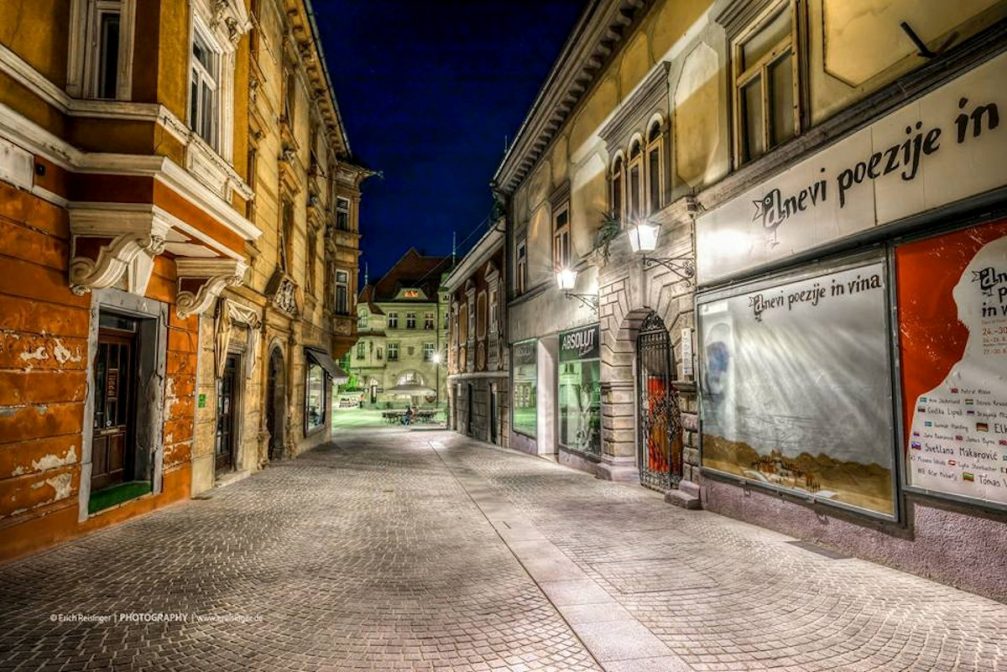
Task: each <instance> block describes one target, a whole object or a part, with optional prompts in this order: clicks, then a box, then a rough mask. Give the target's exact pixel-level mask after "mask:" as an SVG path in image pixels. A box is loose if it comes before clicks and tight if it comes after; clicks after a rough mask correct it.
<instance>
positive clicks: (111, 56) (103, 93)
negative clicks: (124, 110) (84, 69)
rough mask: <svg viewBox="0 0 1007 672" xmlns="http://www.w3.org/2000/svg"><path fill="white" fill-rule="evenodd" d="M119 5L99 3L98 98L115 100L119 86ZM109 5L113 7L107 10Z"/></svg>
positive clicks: (97, 22)
mask: <svg viewBox="0 0 1007 672" xmlns="http://www.w3.org/2000/svg"><path fill="white" fill-rule="evenodd" d="M118 4H119V3H117V2H116V3H98V16H97V17H96V24H97V25H96V28H97V35H96V38H97V39H96V40H95V49H96V50H97V53H96V54H95V55H94V59H95V65H96V66H97V67H96V68H95V71H94V76H95V80H96V81H95V82H94V89H93V90H94V93H95V97H96V98H115V97H116V94H117V93H118V84H119V7H118ZM108 5H112V7H109V8H108V9H106V8H105V7H107V6H108Z"/></svg>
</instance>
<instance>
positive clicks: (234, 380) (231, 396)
mask: <svg viewBox="0 0 1007 672" xmlns="http://www.w3.org/2000/svg"><path fill="white" fill-rule="evenodd" d="M237 401H238V355H228V356H227V360H225V362H224V375H223V376H222V377H221V378H220V380H218V381H217V437H216V443H215V445H214V451H215V457H216V463H215V466H216V470H217V474H223V473H227V472H228V471H234V467H235V453H236V452H237V450H236V449H237V446H236V445H235V443H236V440H237V432H236V431H235V429H236V427H237V413H236V412H235V406H236V404H237Z"/></svg>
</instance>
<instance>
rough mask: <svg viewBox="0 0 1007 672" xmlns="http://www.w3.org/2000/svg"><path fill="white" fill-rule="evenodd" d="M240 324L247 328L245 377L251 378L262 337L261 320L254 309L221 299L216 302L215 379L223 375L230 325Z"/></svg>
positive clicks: (229, 339) (229, 337) (228, 344)
mask: <svg viewBox="0 0 1007 672" xmlns="http://www.w3.org/2000/svg"><path fill="white" fill-rule="evenodd" d="M234 323H238V324H242V325H244V326H245V327H247V328H248V340H247V342H246V343H245V357H244V364H245V377H246V378H248V377H251V375H252V373H253V372H254V371H255V364H256V362H257V361H258V359H259V357H258V355H259V341H260V339H261V337H262V320H261V319H260V318H259V312H258V311H257V310H255V309H254V308H251V307H249V306H245V305H242V304H240V303H238V302H236V301H232V300H229V299H225V298H221V299H220V300H219V301H218V302H217V317H216V320H215V323H214V347H215V351H214V365H215V372H216V375H217V378H220V377H221V376H223V375H224V366H225V365H226V363H227V353H228V351H229V347H230V342H231V325H232V324H234Z"/></svg>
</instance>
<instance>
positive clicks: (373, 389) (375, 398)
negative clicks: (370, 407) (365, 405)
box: [371, 383, 378, 404]
mask: <svg viewBox="0 0 1007 672" xmlns="http://www.w3.org/2000/svg"><path fill="white" fill-rule="evenodd" d="M371 403H372V404H376V403H378V386H377V384H375V383H371Z"/></svg>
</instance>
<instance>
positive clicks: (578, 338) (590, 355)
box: [559, 324, 601, 362]
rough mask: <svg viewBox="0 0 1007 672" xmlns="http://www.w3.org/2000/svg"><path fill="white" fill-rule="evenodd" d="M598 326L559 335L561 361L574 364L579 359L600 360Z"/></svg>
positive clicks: (593, 325) (594, 325)
mask: <svg viewBox="0 0 1007 672" xmlns="http://www.w3.org/2000/svg"><path fill="white" fill-rule="evenodd" d="M600 335H601V332H600V331H599V329H598V325H597V324H592V325H591V326H589V327H582V328H580V329H574V330H573V331H564V332H563V333H561V334H560V335H559V361H561V362H572V361H576V360H579V359H598V356H599V353H600V350H599V345H598V341H599V337H600Z"/></svg>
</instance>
